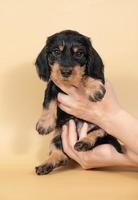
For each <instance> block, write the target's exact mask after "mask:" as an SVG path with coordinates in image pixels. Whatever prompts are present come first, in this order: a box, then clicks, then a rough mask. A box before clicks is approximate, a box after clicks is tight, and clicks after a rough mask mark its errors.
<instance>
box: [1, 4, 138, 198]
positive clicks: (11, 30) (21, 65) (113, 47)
mask: <svg viewBox="0 0 138 200" xmlns="http://www.w3.org/2000/svg"><path fill="white" fill-rule="evenodd" d="M65 29H72V30H76V31H79V32H81V33H82V34H85V35H87V36H89V37H90V38H91V40H92V43H93V46H94V47H95V49H96V50H97V51H98V53H99V54H100V55H101V57H102V59H103V62H104V64H105V75H106V78H107V79H109V80H110V81H111V83H112V84H113V86H114V89H115V92H116V94H117V96H118V99H119V101H120V103H121V105H122V106H123V107H124V108H125V109H126V110H127V111H128V112H130V113H131V114H133V115H134V116H136V117H137V116H138V100H137V99H138V1H137V0H59V1H56V0H50V1H48V0H23V1H21V0H12V1H11V0H0V199H1V200H8V199H10V200H11V199H14V200H16V199H18V200H19V199H20V200H22V199H23V200H26V199H32V200H38V199H47V198H49V199H55V198H56V199H65V198H66V199H88V200H89V199H96V200H99V199H107V200H108V199H113V200H114V199H133V200H136V199H138V192H137V189H138V186H137V185H138V181H137V178H138V174H137V172H136V171H131V170H129V169H122V170H118V169H108V170H107V169H103V170H93V171H91V170H90V171H84V170H82V169H81V168H79V167H77V168H76V167H75V168H74V167H72V166H71V167H69V168H66V170H62V169H60V170H59V171H57V172H54V173H53V174H51V175H48V176H42V177H38V176H36V175H35V173H34V167H35V166H36V165H38V164H40V163H41V162H43V161H44V160H45V159H46V158H47V156H48V145H49V141H50V139H51V136H50V135H49V136H45V137H41V136H39V135H38V134H37V132H36V131H35V124H36V122H37V120H38V118H39V116H40V114H41V110H42V101H43V95H44V88H45V83H44V82H42V81H40V80H39V78H38V77H37V74H36V70H35V66H34V62H35V59H36V56H37V55H38V53H39V52H40V50H41V49H42V47H43V46H44V44H45V41H46V38H47V37H48V36H49V35H51V34H53V33H55V32H58V31H61V30H65ZM131 134H132V133H131Z"/></svg>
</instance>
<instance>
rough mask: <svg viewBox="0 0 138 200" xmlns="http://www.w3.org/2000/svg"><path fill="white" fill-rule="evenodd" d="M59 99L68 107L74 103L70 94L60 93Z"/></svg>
mask: <svg viewBox="0 0 138 200" xmlns="http://www.w3.org/2000/svg"><path fill="white" fill-rule="evenodd" d="M57 99H58V102H61V103H62V104H64V105H67V106H68V107H69V106H71V105H72V98H71V97H70V96H69V95H66V94H62V93H58V96H57Z"/></svg>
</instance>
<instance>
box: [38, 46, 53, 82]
mask: <svg viewBox="0 0 138 200" xmlns="http://www.w3.org/2000/svg"><path fill="white" fill-rule="evenodd" d="M35 65H36V70H37V73H38V75H39V77H40V78H41V79H42V80H44V81H48V80H49V78H50V67H49V65H48V55H47V51H46V46H45V47H44V48H43V49H42V51H41V52H40V53H39V55H38V57H37V59H36V62H35Z"/></svg>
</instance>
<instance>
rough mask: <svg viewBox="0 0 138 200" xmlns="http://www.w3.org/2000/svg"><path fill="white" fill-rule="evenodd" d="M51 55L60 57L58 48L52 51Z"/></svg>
mask: <svg viewBox="0 0 138 200" xmlns="http://www.w3.org/2000/svg"><path fill="white" fill-rule="evenodd" d="M52 54H53V56H60V55H61V51H60V50H59V49H58V48H56V49H53V50H52Z"/></svg>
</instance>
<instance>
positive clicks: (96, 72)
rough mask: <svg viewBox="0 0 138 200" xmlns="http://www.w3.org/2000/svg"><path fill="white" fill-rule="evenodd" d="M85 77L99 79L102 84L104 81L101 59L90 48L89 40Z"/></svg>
mask: <svg viewBox="0 0 138 200" xmlns="http://www.w3.org/2000/svg"><path fill="white" fill-rule="evenodd" d="M86 75H88V76H91V77H92V78H95V79H100V80H101V81H102V82H103V83H104V82H105V80H104V65H103V62H102V59H101V57H100V56H99V54H98V53H97V51H96V50H95V49H94V48H93V47H92V45H91V42H90V40H89V53H88V62H87V65H86Z"/></svg>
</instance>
